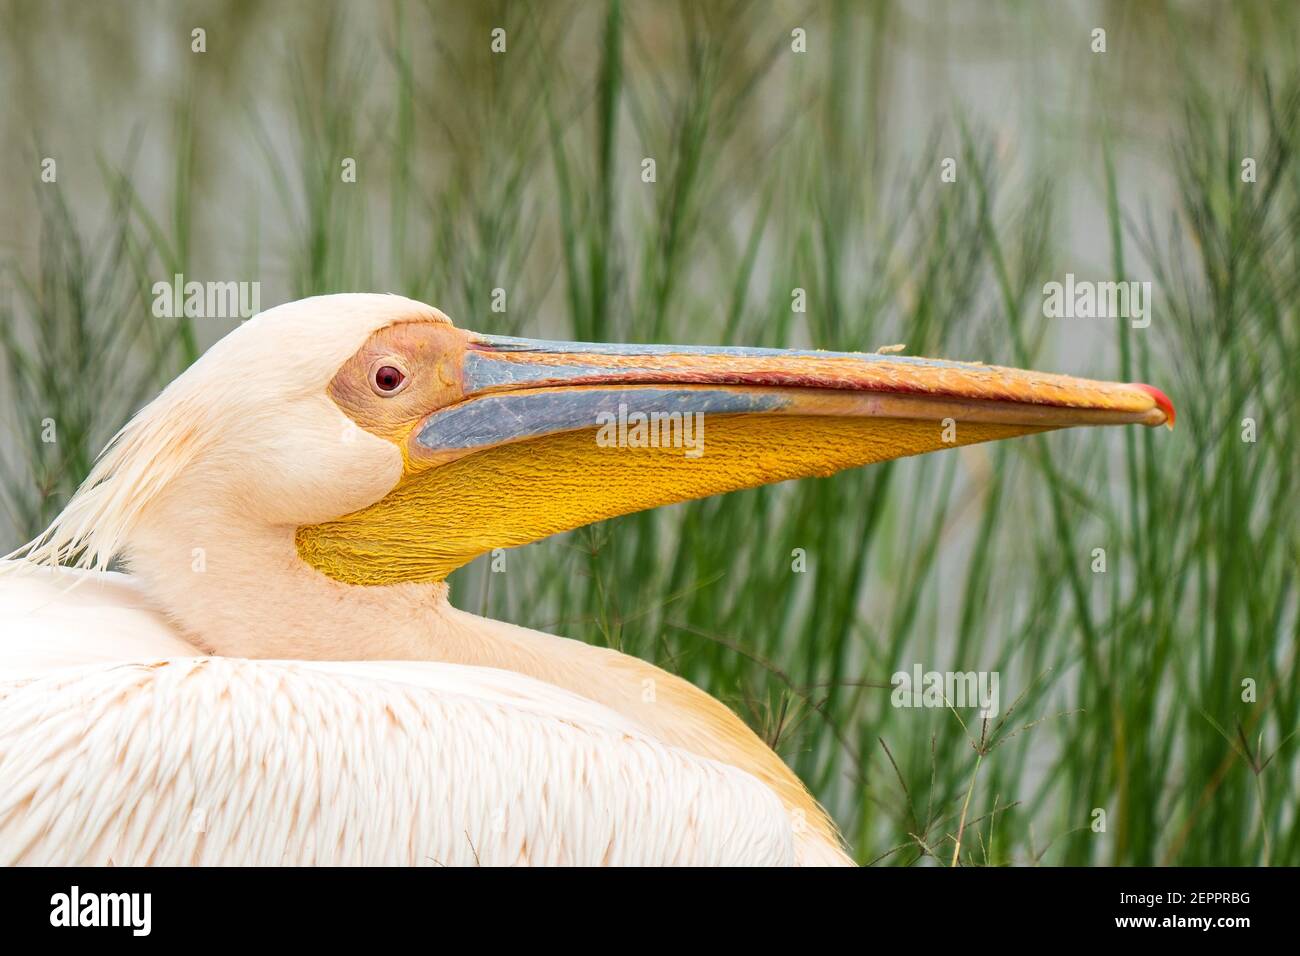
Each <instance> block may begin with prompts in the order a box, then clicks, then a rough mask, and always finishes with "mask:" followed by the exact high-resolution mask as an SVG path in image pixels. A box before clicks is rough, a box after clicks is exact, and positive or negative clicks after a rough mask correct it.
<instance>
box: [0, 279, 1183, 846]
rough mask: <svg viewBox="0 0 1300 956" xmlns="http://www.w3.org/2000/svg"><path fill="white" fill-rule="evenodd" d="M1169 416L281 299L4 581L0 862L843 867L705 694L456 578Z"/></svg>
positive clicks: (822, 356)
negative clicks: (936, 457) (794, 493)
mask: <svg viewBox="0 0 1300 956" xmlns="http://www.w3.org/2000/svg"><path fill="white" fill-rule="evenodd" d="M620 414H621V415H623V420H624V421H625V422H626V421H627V420H629V419H630V418H632V417H634V416H637V415H639V416H642V418H640V419H638V420H653V421H658V422H661V423H668V426H669V431H668V432H667V433H668V434H672V431H671V429H672V428H680V427H681V426H682V425H683V424H684V423H686V422H688V421H690V422H696V421H698V422H703V423H704V429H703V431H700V432H698V433H697V434H696V435H695V438H696V439H698V441H697V442H696V443H695V444H696V445H698V448H695V445H693V446H692V448H693V449H694V450H697V451H698V454H690V453H687V452H688V451H690V450H691V449H687V450H685V451H684V450H683V448H681V447H674V443H673V442H671V441H670V442H660V443H658V444H656V445H645V446H640V445H635V444H634V443H631V442H624V441H608V440H600V432H601V428H602V427H607V426H608V423H609V422H611V421H613V420H615V419H614V418H611V416H615V417H616V416H618V415H620ZM674 415H675V416H677V417H676V418H674V417H673V416H674ZM686 416H690V418H689V419H688V418H686ZM696 416H699V417H698V418H697V417H696ZM1172 421H1173V408H1172V406H1171V405H1170V404H1169V401H1168V399H1167V398H1165V397H1164V395H1163V394H1161V393H1160V392H1158V391H1157V390H1155V389H1153V388H1151V387H1149V386H1145V385H1128V384H1116V383H1105V382H1093V381H1086V380H1082V379H1076V378H1070V377H1065V376H1057V375H1049V374H1043V373H1038V372H1026V371H1019V370H1014V369H1004V368H996V367H991V366H984V365H978V364H969V363H961V362H949V361H937V360H929V359H921V358H913V357H905V356H899V355H884V354H872V353H832V352H818V351H793V350H774V349H747V348H708V347H699V346H666V345H601V344H593V343H581V342H544V341H539V340H532V339H518V338H509V337H502V336H493V335H480V334H476V333H472V332H469V331H465V330H462V329H458V328H456V327H455V326H454V325H452V323H451V322H450V321H449V320H448V319H447V317H446V316H444V315H443V314H442V313H441V312H439V311H438V310H437V309H434V308H432V307H430V306H428V305H425V304H423V303H420V302H415V301H412V300H409V299H405V298H401V297H398V296H391V295H361V294H349V295H333V296H322V297H317V298H312V299H306V300H302V301H299V302H293V303H289V304H287V305H282V306H279V307H277V308H274V309H271V310H269V311H267V312H264V313H261V314H260V315H258V316H257V317H255V318H254V319H252V320H251V321H249V322H246V323H244V324H243V325H242V326H240V327H239V328H238V329H236V330H235V331H233V332H231V333H230V334H229V335H228V336H226V337H225V338H224V339H222V340H221V341H220V342H218V343H217V344H216V345H214V346H213V347H212V348H211V349H209V350H208V352H207V353H206V354H205V355H204V356H203V357H202V358H201V359H200V360H199V361H198V362H196V363H195V364H194V365H193V366H192V367H191V368H189V369H188V370H187V371H186V372H184V373H183V374H182V375H181V376H180V377H178V378H177V379H176V380H175V381H174V382H172V383H171V384H170V385H169V386H168V387H167V388H166V389H165V390H164V391H163V392H162V393H161V394H160V395H159V396H158V397H157V398H156V399H155V400H154V401H153V402H151V403H150V404H149V405H147V406H146V407H145V408H143V409H142V410H141V411H140V412H139V413H138V414H137V415H136V416H135V417H134V418H133V419H132V420H131V421H130V422H129V423H128V424H127V425H126V426H125V427H124V428H123V429H122V430H121V432H119V433H118V435H117V436H116V437H115V438H114V439H113V441H112V442H111V443H110V444H109V446H108V447H107V448H106V449H105V451H104V453H103V454H102V455H101V457H100V459H99V460H98V462H97V463H96V465H95V467H94V469H93V470H92V472H91V474H90V475H89V476H88V478H87V479H86V481H85V483H84V484H83V485H82V487H81V488H80V489H79V490H78V491H77V493H76V494H75V495H74V496H73V498H72V499H71V500H70V501H69V502H68V504H67V506H66V508H65V509H64V511H63V512H62V513H61V514H60V515H59V516H58V517H57V518H56V519H55V521H54V522H53V523H52V524H51V526H50V527H49V528H48V529H47V530H46V531H45V532H44V534H42V535H41V536H40V537H39V538H37V539H36V540H35V541H32V542H31V543H29V544H28V545H26V546H25V547H24V548H22V549H20V550H19V551H18V552H16V553H15V554H13V555H11V556H10V558H9V560H7V561H6V562H4V564H3V565H0V613H2V618H0V620H2V621H3V624H2V626H0V863H5V864H24V863H27V864H64V865H70V864H77V865H83V864H91V865H96V864H114V865H143V864H163V865H176V864H253V865H279V864H295V865H299V864H341V865H354V864H367V865H368V864H386V865H393V864H398V865H513V864H570V865H605V864H612V865H674V864H686V865H689V864H696V865H698V864H704V865H760V864H761V865H787V864H805V865H810V864H811V865H817V864H845V863H849V862H850V858H849V856H848V854H847V853H846V851H845V848H844V846H843V843H842V841H841V839H840V837H839V835H838V833H837V832H836V830H835V827H834V825H833V823H832V822H831V820H830V818H829V817H828V816H827V814H826V813H825V812H824V811H823V810H822V808H821V807H820V806H819V805H818V804H817V803H816V801H815V800H814V799H813V798H812V797H811V796H810V794H809V793H808V791H807V789H806V788H805V787H804V786H803V784H802V783H801V782H800V781H799V779H798V778H797V777H796V776H795V775H794V774H793V773H792V772H791V771H790V769H789V768H788V767H787V766H786V765H785V764H784V762H783V761H782V760H781V759H780V758H779V757H778V756H777V755H776V754H775V753H774V752H773V751H772V750H770V749H769V748H768V747H767V746H766V745H765V744H764V743H763V742H762V741H761V740H760V739H759V738H758V736H757V735H755V733H754V732H753V731H752V730H751V729H750V728H749V727H748V726H746V724H745V723H744V722H743V721H741V720H740V719H739V718H738V717H737V716H736V715H735V714H734V713H732V711H731V710H729V709H728V708H727V707H726V706H724V705H723V704H722V703H720V702H719V701H717V700H715V699H714V698H712V697H710V696H709V695H708V694H706V693H704V692H703V691H701V690H700V689H699V688H697V687H695V686H693V685H692V684H690V683H689V682H687V681H684V680H682V679H680V678H678V677H676V676H674V675H672V674H669V673H667V672H665V671H663V670H661V669H659V668H657V667H655V666H653V665H651V664H649V663H647V662H645V661H642V660H639V659H637V658H635V657H630V656H626V655H623V654H620V653H617V652H615V651H612V650H608V649H604V648H599V647H594V646H591V645H588V644H586V643H583V642H581V641H574V640H568V639H565V638H561V637H557V636H555V635H551V634H546V633H541V632H538V631H532V630H528V629H525V628H521V627H516V626H514V625H511V624H507V623H503V622H499V621H493V620H489V619H485V618H482V617H477V616H475V615H472V614H468V613H465V612H463V611H460V610H458V609H456V608H455V607H453V606H452V605H451V604H450V603H449V601H448V589H447V585H446V583H445V579H446V577H447V575H448V574H450V573H451V571H453V570H455V569H456V568H458V567H460V566H462V565H463V564H465V563H466V562H468V561H470V560H472V559H473V558H474V557H476V556H477V555H480V554H483V553H485V552H488V551H490V550H492V549H495V548H510V547H515V546H518V545H522V544H526V543H528V542H530V541H535V540H538V539H540V538H543V537H546V536H548V535H551V534H555V533H558V532H562V531H567V530H570V529H573V528H577V527H581V526H583V525H586V524H589V523H591V522H595V521H600V520H602V519H605V518H609V517H613V516H615V515H621V514H627V513H630V512H634V511H638V510H642V509H646V508H653V507H657V506H660V505H665V504H669V503H672V502H677V501H684V500H688V499H694V498H701V497H705V496H708V495H714V494H719V493H724V492H728V491H732V490H736V489H740V488H749V487H754V486H757V485H762V484H767V483H770V482H776V481H784V480H787V479H793V478H800V477H804V476H809V475H829V474H832V473H834V472H836V471H839V470H841V469H845V468H852V467H857V466H861V465H866V464H870V463H872V462H878V461H883V460H886V459H892V458H898V457H902V456H905V455H915V454H920V453H924V452H928V451H934V450H939V449H942V448H946V447H951V446H952V445H966V444H973V443H976V442H984V441H991V440H997V439H1002V438H1008V437H1012V436H1016V435H1024V434H1030V433H1035V432H1041V431H1046V430H1049V429H1054V428H1061V427H1066V426H1072V425H1104V424H1145V425H1158V424H1162V423H1172ZM602 423H604V425H602ZM954 425H955V435H954V427H953V426H954ZM605 437H606V438H608V437H609V434H608V433H607V434H606V436H605ZM114 562H116V563H117V564H118V565H119V566H122V567H125V568H126V569H127V573H120V572H118V571H114V570H110V569H109V568H110V564H111V563H114Z"/></svg>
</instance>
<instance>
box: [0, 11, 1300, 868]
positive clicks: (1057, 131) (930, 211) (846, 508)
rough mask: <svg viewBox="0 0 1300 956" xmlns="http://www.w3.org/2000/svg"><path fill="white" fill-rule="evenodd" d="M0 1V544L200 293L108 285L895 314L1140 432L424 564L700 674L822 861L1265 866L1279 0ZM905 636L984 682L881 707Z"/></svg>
mask: <svg viewBox="0 0 1300 956" xmlns="http://www.w3.org/2000/svg"><path fill="white" fill-rule="evenodd" d="M0 18H2V21H3V22H2V24H0V83H3V86H4V92H5V96H4V99H3V105H2V106H0V123H2V130H0V169H2V170H3V184H4V188H3V190H0V409H2V416H0V442H2V447H3V452H4V454H3V465H2V467H0V504H2V506H3V509H2V510H0V547H2V548H3V550H9V549H11V548H12V547H16V546H17V545H18V544H19V543H21V542H23V541H25V540H27V539H29V538H30V537H32V536H33V535H34V534H36V533H37V532H38V531H40V530H41V529H42V528H44V527H45V525H46V523H47V522H48V521H49V519H50V518H51V517H52V516H53V515H54V514H55V513H56V512H57V511H58V510H59V509H60V508H61V507H62V505H63V503H64V502H66V500H67V498H68V497H69V495H70V494H71V492H72V490H73V489H74V488H75V487H76V486H77V484H78V483H79V482H80V481H81V479H82V478H83V477H84V475H85V473H86V471H87V470H88V468H89V466H90V464H91V462H92V461H93V458H94V456H95V454H97V452H98V451H99V449H100V448H101V447H102V446H103V444H104V442H105V441H106V440H107V439H108V438H109V437H110V436H111V435H112V434H113V432H114V431H115V430H116V429H117V428H118V427H119V426H120V425H121V424H122V423H123V422H124V421H125V420H126V419H127V418H128V417H129V416H130V414H131V413H132V412H133V411H134V410H135V409H136V408H138V407H139V406H140V405H142V404H143V403H144V402H146V401H148V400H149V399H150V398H152V397H153V396H154V395H155V394H156V393H157V392H158V391H159V390H160V388H161V386H162V385H163V384H165V383H166V382H167V381H169V380H170V379H171V378H173V377H174V376H175V375H176V374H177V373H178V372H179V371H181V370H182V369H184V368H185V367H186V366H187V365H188V364H189V363H190V362H192V361H193V360H194V359H195V358H196V357H197V356H198V355H199V354H201V353H202V351H203V349H205V348H206V347H207V346H208V345H210V344H211V343H212V342H213V341H215V340H216V339H218V338H220V337H221V336H222V335H223V334H225V333H226V332H228V331H229V330H230V329H231V328H233V327H234V325H235V324H237V320H230V319H184V318H180V319H159V318H156V317H154V315H153V314H152V311H151V305H152V300H153V296H152V292H151V288H152V286H153V284H154V283H155V282H158V281H170V280H171V277H172V276H173V275H174V274H177V273H181V274H184V276H185V277H186V279H187V280H193V281H200V282H207V281H219V282H227V281H243V282H252V281H256V282H259V283H260V284H261V305H262V307H263V308H269V307H271V306H273V305H275V304H277V303H280V302H283V301H287V300H290V299H295V298H299V297H301V296H306V295H312V294H316V293H323V292H337V291H389V292H398V293H402V294H405V295H409V296H412V297H415V298H418V299H422V300H424V301H427V302H430V303H432V304H435V305H437V306H439V307H440V308H441V309H443V310H444V311H445V312H447V313H448V314H449V315H450V316H452V318H453V320H454V321H456V322H457V324H459V325H461V326H464V327H468V328H472V329H475V330H478V331H483V332H496V333H508V334H524V335H535V336H543V337H552V338H573V339H593V340H597V341H630V342H655V341H668V342H694V343H701V344H706V343H725V344H744V345H765V346H785V345H797V346H808V347H815V348H827V349H846V350H871V349H875V348H878V347H881V346H886V345H893V344H905V345H906V353H907V354H915V355H931V356H937V357H947V358H957V359H970V360H982V361H987V362H992V363H999V364H1008V365H1019V366H1031V367H1036V368H1042V369H1046V370H1051V371H1061V372H1068V373H1073V374H1077V375H1084V376H1087V377H1092V378H1104V379H1116V380H1120V381H1132V380H1136V381H1146V382H1152V383H1154V384H1157V385H1159V386H1160V387H1162V388H1163V389H1164V390H1165V391H1166V392H1168V393H1169V395H1170V396H1171V397H1172V398H1173V400H1174V403H1175V404H1176V406H1177V408H1178V427H1177V430H1176V431H1173V432H1172V433H1171V432H1167V431H1164V430H1159V431H1153V430H1138V429H1113V430H1105V431H1103V432H1092V433H1089V432H1080V433H1062V434H1052V435H1047V436H1040V437H1033V438H1025V439H1019V440H1016V441H1014V442H1010V443H1006V444H1004V445H992V446H976V447H971V448H966V449H961V450H957V451H950V452H945V453H941V454H935V455H930V456H926V457H924V458H921V459H914V460H905V461H898V462H892V463H888V464H884V465H877V466H873V467H870V468H867V469H863V470H859V471H856V472H852V473H846V474H841V475H838V476H836V477H834V478H830V479H823V480H807V481H803V482H799V483H795V484H787V485H782V486H776V487H771V488H765V489H759V490H754V491H748V492H742V493H739V494H734V495H731V496H728V497H725V498H719V499H710V500H705V501H699V502H693V503H689V504H685V505H680V506H676V507H673V508H669V509H665V510H663V511H659V512H654V513H648V514H641V515H633V516H629V517H626V518H622V519H618V520H615V521H611V522H607V523H605V524H602V525H598V526H594V527H591V528H587V529H583V530H580V531H577V532H574V533H571V534H568V535H564V536H560V537H557V538H553V539H549V540H547V541H543V542H540V543H538V544H534V545H531V546H529V547H526V548H522V549H519V550H516V551H512V552H510V553H509V554H508V555H507V557H506V569H505V571H504V573H492V572H491V570H490V569H489V567H488V565H487V563H486V562H485V561H483V560H480V561H477V562H475V563H474V564H472V565H470V566H469V567H467V568H465V569H463V570H461V571H459V572H457V573H456V574H455V575H454V576H453V578H452V600H453V602H454V603H456V604H457V605H458V606H460V607H463V608H465V609H467V610H472V611H475V612H481V613H486V614H489V615H492V616H494V617H500V618H503V619H506V620H509V621H512V622H515V623H518V624H522V625H527V626H530V627H535V628H540V629H543V630H548V631H553V632H556V633H561V634H565V635H567V636H570V637H575V638H581V639H584V640H588V641H591V642H594V643H598V644H604V645H609V646H612V647H617V648H619V649H621V650H623V651H625V652H628V653H631V654H636V655H639V656H641V657H644V658H647V659H649V660H653V661H655V662H656V663H658V664H660V665H661V666H663V667H666V668H668V669H670V670H672V671H674V672H676V673H679V674H681V675H683V676H685V677H687V678H688V679H690V680H692V681H694V682H695V683H697V684H699V685H700V686H702V687H703V688H705V689H706V690H708V691H710V692H711V693H713V694H715V695H716V696H718V697H720V698H721V699H723V700H724V701H726V702H727V703H728V704H730V705H731V706H732V707H733V708H735V709H736V710H737V711H738V712H739V713H740V714H741V715H742V716H744V717H745V718H746V719H747V720H748V721H750V722H751V724H752V725H753V726H754V727H755V728H756V729H757V730H758V731H759V733H760V734H762V735H763V736H764V738H765V739H766V740H768V742H769V743H770V744H771V745H772V746H773V747H774V748H775V749H776V750H777V751H778V752H779V753H780V754H781V755H782V756H783V757H784V758H785V759H786V760H787V761H788V762H789V763H790V765H791V766H792V767H794V768H795V770H796V771H797V772H798V773H799V774H800V776H801V777H802V778H803V779H804V780H805V781H806V782H807V783H808V785H809V786H810V787H811V788H812V789H813V791H814V792H815V793H816V795H817V796H818V797H819V799H821V800H822V802H823V803H825V805H826V806H827V808H828V809H829V810H830V811H831V813H832V815H833V816H834V817H835V819H836V820H837V821H838V823H839V825H840V826H841V828H842V829H843V832H844V834H845V837H846V839H847V840H848V842H849V843H850V845H851V847H852V850H853V852H854V854H855V856H856V858H857V859H858V860H859V861H860V862H863V863H877V864H880V865H913V864H919V865H925V864H929V863H935V862H938V863H943V864H948V863H951V862H952V856H953V850H954V837H955V834H956V831H957V828H958V823H959V821H960V820H962V819H963V812H964V813H965V816H964V819H965V826H966V831H965V836H964V837H963V839H962V842H961V849H960V853H959V854H958V859H959V862H961V863H963V864H966V865H1007V864H1022V865H1026V864H1027V865H1032V864H1174V865H1204V864H1291V865H1295V864H1300V819H1298V817H1297V800H1296V792H1297V786H1298V785H1300V742H1298V741H1297V740H1296V733H1297V728H1300V723H1298V719H1297V718H1298V711H1297V708H1298V707H1300V696H1298V694H1297V691H1298V689H1300V688H1298V687H1297V681H1296V650H1297V638H1298V637H1300V614H1298V612H1297V590H1296V584H1297V581H1296V573H1297V566H1300V513H1298V512H1300V503H1298V497H1300V496H1297V493H1296V476H1297V475H1300V431H1298V426H1297V420H1298V419H1300V401H1298V396H1300V389H1298V388H1297V382H1296V380H1297V377H1298V375H1300V321H1297V307H1296V292H1297V277H1298V276H1300V156H1297V153H1296V147H1297V145H1300V140H1298V138H1297V137H1298V136H1300V127H1298V126H1297V119H1298V118H1300V72H1297V66H1298V60H1300V53H1298V51H1300V7H1296V6H1294V5H1289V4H1277V3H1271V2H1241V3H1234V4H1231V5H1229V4H1225V3H1217V2H1209V0H1207V2H1195V0H1184V2H1172V0H1170V2H1146V3H1138V2H1049V3H1029V2H1012V0H1005V2H998V0H990V2H985V3H981V4H968V3H957V2H951V3H944V2H908V3H902V2H889V0H872V2H867V0H864V2H856V3H849V2H823V0H810V2H735V0H712V2H703V3H701V2H695V3H692V2H686V0H682V2H675V0H631V2H623V3H619V2H596V0H588V2H581V3H575V2H548V3H545V4H524V3H502V2H483V3H473V4H468V3H458V2H453V0H447V2H432V0H430V2H417V0H389V2H374V3H360V2H357V3H328V2H305V0H302V2H297V0H292V2H275V3H254V2H248V0H207V2H204V0H192V2H162V0H114V2H109V3H96V4H91V3H71V2H15V0H3V2H0ZM195 29H202V30H203V31H204V34H203V40H204V43H203V45H204V50H203V52H195V50H194V46H195V39H194V34H193V31H194V30H195ZM497 29H500V30H504V31H505V32H504V35H503V38H504V45H505V49H504V51H503V52H494V51H493V49H492V42H493V31H494V30H497ZM1099 29H1100V30H1104V31H1105V33H1104V51H1102V50H1099V49H1097V47H1098V34H1097V33H1096V32H1095V31H1097V30H1099ZM498 36H499V37H500V36H502V35H498ZM499 45H500V44H498V46H499ZM349 158H350V159H353V160H355V164H356V181H355V182H345V181H343V177H342V176H341V175H340V170H341V164H342V162H343V161H344V160H345V159H349ZM647 158H649V159H653V160H654V166H655V178H654V182H650V183H647V182H645V181H644V179H643V175H642V173H643V169H644V168H645V167H644V160H645V159H647ZM46 159H53V160H54V161H55V166H54V167H53V168H54V169H55V170H56V178H55V179H54V181H53V182H49V181H43V178H42V172H43V171H44V170H48V169H49V168H50V167H49V166H48V164H43V161H44V160H46ZM1247 159H1249V160H1252V163H1250V164H1248V165H1249V168H1250V169H1251V170H1252V171H1253V175H1251V176H1250V177H1245V176H1244V175H1243V174H1244V172H1245V170H1246V168H1247V166H1246V165H1243V164H1244V162H1245V160H1247ZM948 160H951V161H952V163H951V164H946V161H948ZM945 168H948V169H952V170H953V171H955V181H953V182H944V181H943V180H942V178H941V172H942V171H943V169H945ZM47 178H48V177H47ZM1067 273H1073V274H1074V275H1075V276H1077V277H1078V278H1081V279H1095V280H1101V281H1115V280H1137V281H1149V282H1151V283H1152V291H1153V303H1152V307H1151V323H1150V326H1149V327H1147V328H1133V327H1132V326H1131V324H1130V322H1129V321H1128V320H1126V319H1119V320H1116V319H1082V318H1077V319H1061V318H1048V317H1045V315H1044V309H1043V302H1044V292H1043V286H1044V284H1045V283H1046V282H1050V281H1064V277H1065V275H1066V274H1067ZM796 289H801V290H803V291H804V298H805V300H806V308H805V309H804V311H796V310H795V308H793V307H792V303H793V302H794V297H795V292H794V290H796ZM494 290H502V292H501V293H494ZM502 295H503V296H504V303H505V309H504V311H497V310H494V308H493V306H494V304H496V303H499V302H501V301H502ZM494 296H495V298H494ZM49 420H52V421H53V422H54V423H55V424H56V426H57V440H56V441H53V442H50V441H44V440H42V437H43V434H44V433H46V432H48V427H47V426H48V421H49ZM798 549H802V553H803V554H804V555H805V560H806V569H805V570H803V571H797V570H795V568H794V565H795V563H796V560H795V558H796V553H797V552H798ZM1098 549H1101V559H1102V564H1101V567H1104V570H1098V567H1099V565H1098ZM918 663H919V664H921V665H922V667H923V668H924V669H925V670H953V671H973V670H984V671H997V672H998V673H999V675H1000V693H1001V713H1000V714H999V715H998V717H996V718H995V719H993V720H991V721H988V722H982V721H980V720H979V718H978V716H977V714H976V712H975V711H974V710H970V709H961V708H954V709H900V708H896V707H893V706H892V705H891V702H890V696H891V693H890V692H891V685H890V679H891V675H893V674H894V673H895V672H898V671H910V670H911V668H912V666H913V665H914V664H918ZM1098 811H1101V812H1100V813H1099V812H1098Z"/></svg>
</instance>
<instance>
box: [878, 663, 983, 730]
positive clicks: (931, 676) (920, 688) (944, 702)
mask: <svg viewBox="0 0 1300 956" xmlns="http://www.w3.org/2000/svg"><path fill="white" fill-rule="evenodd" d="M999 681H1000V678H999V675H998V672H997V671H927V670H924V669H923V668H922V667H921V665H920V664H913V665H912V670H911V672H910V673H909V672H908V671H899V672H898V673H896V674H894V676H893V677H891V678H890V679H889V683H890V684H891V685H892V686H893V688H894V690H893V692H892V693H890V695H889V702H890V703H891V704H893V705H894V706H895V707H960V708H966V707H978V708H979V709H980V716H981V717H984V718H991V717H996V716H997V714H998V701H999V699H1000V698H999V695H998V684H999Z"/></svg>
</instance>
